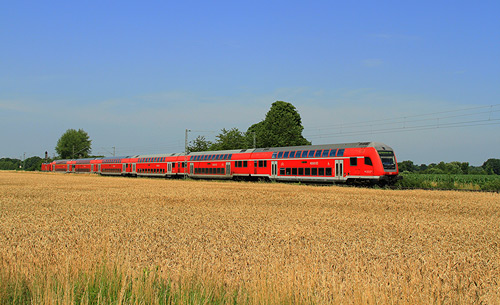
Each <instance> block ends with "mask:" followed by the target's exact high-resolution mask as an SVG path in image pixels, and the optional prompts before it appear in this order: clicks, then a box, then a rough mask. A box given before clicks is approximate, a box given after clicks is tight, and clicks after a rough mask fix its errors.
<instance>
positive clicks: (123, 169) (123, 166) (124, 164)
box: [122, 163, 128, 174]
mask: <svg viewBox="0 0 500 305" xmlns="http://www.w3.org/2000/svg"><path fill="white" fill-rule="evenodd" d="M127 168H128V164H127V163H123V164H122V174H125V173H127Z"/></svg>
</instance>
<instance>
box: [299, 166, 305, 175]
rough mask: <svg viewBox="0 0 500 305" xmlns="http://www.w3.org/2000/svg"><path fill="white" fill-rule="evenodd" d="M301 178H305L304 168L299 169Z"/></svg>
mask: <svg viewBox="0 0 500 305" xmlns="http://www.w3.org/2000/svg"><path fill="white" fill-rule="evenodd" d="M299 176H304V168H303V167H301V168H299Z"/></svg>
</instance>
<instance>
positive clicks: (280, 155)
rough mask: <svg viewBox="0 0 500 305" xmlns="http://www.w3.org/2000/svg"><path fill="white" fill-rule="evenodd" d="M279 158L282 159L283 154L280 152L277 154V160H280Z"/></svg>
mask: <svg viewBox="0 0 500 305" xmlns="http://www.w3.org/2000/svg"><path fill="white" fill-rule="evenodd" d="M281 157H283V152H282V151H280V152H279V153H278V159H281Z"/></svg>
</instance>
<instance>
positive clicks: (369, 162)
mask: <svg viewBox="0 0 500 305" xmlns="http://www.w3.org/2000/svg"><path fill="white" fill-rule="evenodd" d="M365 164H366V165H373V163H372V159H370V157H365Z"/></svg>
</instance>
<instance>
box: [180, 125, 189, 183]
mask: <svg viewBox="0 0 500 305" xmlns="http://www.w3.org/2000/svg"><path fill="white" fill-rule="evenodd" d="M190 131H191V130H190V129H187V128H186V135H185V137H184V164H183V165H182V167H184V179H186V178H187V173H188V170H189V169H188V165H187V153H188V132H190Z"/></svg>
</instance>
